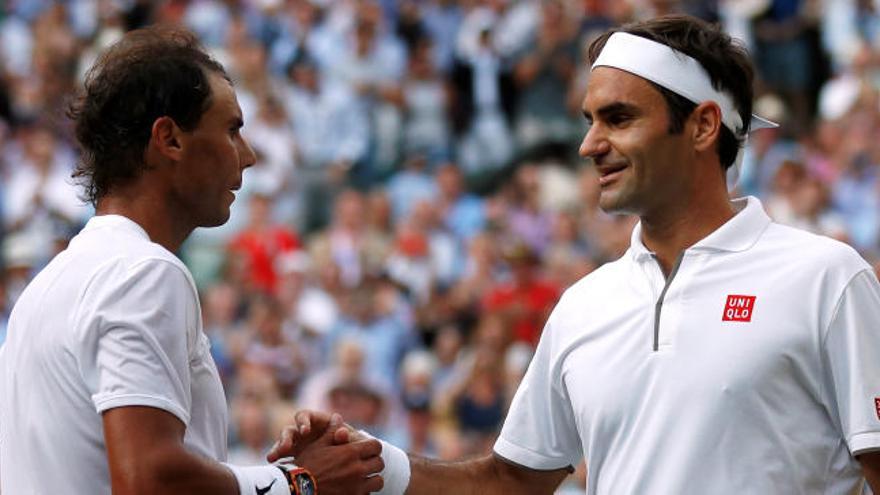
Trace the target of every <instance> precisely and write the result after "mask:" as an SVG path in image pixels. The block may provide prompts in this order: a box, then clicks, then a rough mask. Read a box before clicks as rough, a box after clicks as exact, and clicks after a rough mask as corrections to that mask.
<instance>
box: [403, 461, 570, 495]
mask: <svg viewBox="0 0 880 495" xmlns="http://www.w3.org/2000/svg"><path fill="white" fill-rule="evenodd" d="M410 468H411V477H410V483H409V487H408V489H407V490H406V495H448V494H451V493H454V494H456V495H518V494H523V495H526V494H529V495H534V494H538V495H540V494H547V495H550V494H552V493H553V491H554V490H555V489H556V487H557V486H559V483H560V482H561V481H562V479H563V478H564V477H565V473H564V471H561V470H560V471H547V472H540V471H532V470H529V469H526V468H522V467H518V466H513V465H511V464H508V463H507V462H505V461H503V460H502V459H500V458H499V457H497V456H495V455H493V454H489V455H487V456H485V457H481V458H478V459H471V460H466V461H457V462H440V461H435V460H429V459H424V458H420V457H415V456H410Z"/></svg>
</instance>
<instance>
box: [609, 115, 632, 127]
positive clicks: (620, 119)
mask: <svg viewBox="0 0 880 495" xmlns="http://www.w3.org/2000/svg"><path fill="white" fill-rule="evenodd" d="M629 120H630V117H629V115H623V114H620V115H612V116H610V117H608V123H609V124H611V125H622V124H625V123H627V122H629Z"/></svg>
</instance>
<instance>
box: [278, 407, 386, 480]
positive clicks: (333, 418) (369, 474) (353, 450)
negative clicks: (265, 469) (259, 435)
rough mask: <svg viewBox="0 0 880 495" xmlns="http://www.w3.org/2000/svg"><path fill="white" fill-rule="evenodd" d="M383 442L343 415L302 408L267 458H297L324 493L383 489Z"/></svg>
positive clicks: (283, 431)
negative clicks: (347, 420) (364, 431)
mask: <svg viewBox="0 0 880 495" xmlns="http://www.w3.org/2000/svg"><path fill="white" fill-rule="evenodd" d="M381 454H382V443H381V442H379V441H378V440H376V439H375V438H372V437H370V436H369V435H367V434H365V433H363V432H360V431H358V430H355V429H353V428H352V427H350V426H349V425H347V424H345V423H344V422H343V420H342V416H340V415H339V414H336V413H333V414H328V413H323V412H318V411H307V410H303V411H299V412H297V413H296V415H295V416H294V423H293V424H292V425H289V426H287V427H285V428H284V429H283V430H282V431H281V437H280V438H279V439H278V441H277V442H275V445H273V446H272V448H271V449H270V451H269V453H268V454H267V455H266V459H267V460H268V461H269V462H276V461H279V460H282V459H284V458H290V457H292V458H294V459H295V460H294V463H295V464H296V465H297V466H299V467H303V468H305V469H308V470H309V471H310V472H311V474H312V476H314V478H315V480H316V482H317V483H316V484H317V487H318V493H320V495H362V494H368V493H371V492H378V491H380V490H382V488H383V486H384V484H385V480H384V479H383V477H382V475H381V474H380V473H381V472H382V471H383V470H384V469H385V463H384V461H383V460H382V457H381Z"/></svg>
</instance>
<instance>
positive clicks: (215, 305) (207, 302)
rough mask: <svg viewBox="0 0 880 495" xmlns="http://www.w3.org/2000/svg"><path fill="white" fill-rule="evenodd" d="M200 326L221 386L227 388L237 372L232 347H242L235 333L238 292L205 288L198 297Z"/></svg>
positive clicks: (229, 288)
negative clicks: (200, 302)
mask: <svg viewBox="0 0 880 495" xmlns="http://www.w3.org/2000/svg"><path fill="white" fill-rule="evenodd" d="M201 301H202V324H203V327H204V329H205V335H207V336H208V340H209V341H210V343H211V356H212V357H213V358H214V363H215V364H216V365H217V371H219V372H220V378H221V379H222V380H223V385H224V386H226V387H231V386H232V385H233V383H234V379H235V374H236V372H237V364H238V363H236V358H237V357H238V356H237V355H236V354H239V355H240V354H241V353H240V351H238V350H237V349H236V348H235V346H236V344H238V346H239V347H243V344H242V343H241V338H240V336H239V334H241V333H243V329H242V328H241V325H240V322H239V319H240V318H239V311H240V309H241V305H242V301H241V299H240V294H239V292H238V291H237V290H236V289H235V288H234V287H233V286H232V285H231V284H228V283H224V282H221V283H218V284H215V285H212V286H211V287H209V288H208V289H207V290H206V291H205V292H204V293H203V294H202V297H201Z"/></svg>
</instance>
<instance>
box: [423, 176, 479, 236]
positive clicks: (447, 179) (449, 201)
mask: <svg viewBox="0 0 880 495" xmlns="http://www.w3.org/2000/svg"><path fill="white" fill-rule="evenodd" d="M434 180H435V181H436V182H437V188H438V192H439V197H438V198H437V203H438V209H439V210H440V215H441V217H442V221H443V224H444V225H445V226H446V228H447V229H449V231H450V232H452V233H453V234H455V236H456V237H458V238H459V239H460V240H461V241H462V242H465V243H466V242H468V241H470V239H472V238H473V237H474V236H475V235H477V234H478V233H479V232H481V231H482V230H483V228H484V227H485V225H486V211H485V205H484V202H483V200H482V199H481V198H480V197H479V196H477V195H475V194H472V193H470V192H468V191H467V190H466V189H465V184H464V178H463V177H462V173H461V170H460V169H459V168H458V166H457V165H456V164H455V163H451V162H449V163H444V164H442V165H441V166H440V167H438V168H437V172H436V173H435V175H434Z"/></svg>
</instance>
